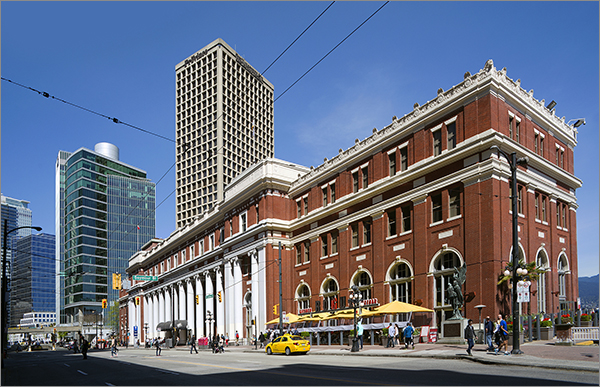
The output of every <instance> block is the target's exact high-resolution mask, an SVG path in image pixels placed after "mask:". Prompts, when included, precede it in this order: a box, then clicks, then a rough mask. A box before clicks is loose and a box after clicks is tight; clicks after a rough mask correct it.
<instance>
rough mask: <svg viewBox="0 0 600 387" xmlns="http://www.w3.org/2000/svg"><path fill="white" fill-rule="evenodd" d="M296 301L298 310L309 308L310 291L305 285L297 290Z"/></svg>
mask: <svg viewBox="0 0 600 387" xmlns="http://www.w3.org/2000/svg"><path fill="white" fill-rule="evenodd" d="M296 300H297V301H298V310H301V309H308V308H309V307H310V290H309V289H308V286H306V284H302V285H301V286H300V287H299V288H298V292H297V293H296Z"/></svg>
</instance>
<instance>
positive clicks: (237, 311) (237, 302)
mask: <svg viewBox="0 0 600 387" xmlns="http://www.w3.org/2000/svg"><path fill="white" fill-rule="evenodd" d="M243 289H244V286H243V283H242V267H241V261H240V260H239V259H238V258H236V259H235V260H234V261H233V295H234V297H233V301H234V307H233V310H234V316H235V320H234V322H235V326H234V329H233V333H234V334H235V331H238V332H239V334H240V338H241V337H244V334H245V333H244V332H245V329H244V293H243ZM253 318H254V316H252V317H250V319H253ZM247 323H250V321H247ZM234 339H235V337H234Z"/></svg>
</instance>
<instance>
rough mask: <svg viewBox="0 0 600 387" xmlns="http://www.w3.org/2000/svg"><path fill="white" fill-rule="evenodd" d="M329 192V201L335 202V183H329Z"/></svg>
mask: <svg viewBox="0 0 600 387" xmlns="http://www.w3.org/2000/svg"><path fill="white" fill-rule="evenodd" d="M329 193H330V195H331V203H335V183H331V184H329Z"/></svg>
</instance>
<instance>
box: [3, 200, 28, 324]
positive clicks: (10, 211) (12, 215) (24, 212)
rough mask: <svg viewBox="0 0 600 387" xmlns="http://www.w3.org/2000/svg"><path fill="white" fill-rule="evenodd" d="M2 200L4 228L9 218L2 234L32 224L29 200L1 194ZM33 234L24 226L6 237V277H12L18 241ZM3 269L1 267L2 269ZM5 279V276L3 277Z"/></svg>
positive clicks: (9, 294)
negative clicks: (5, 220)
mask: <svg viewBox="0 0 600 387" xmlns="http://www.w3.org/2000/svg"><path fill="white" fill-rule="evenodd" d="M0 196H1V200H2V219H3V221H2V222H0V223H2V226H1V227H2V228H4V219H7V220H8V224H7V227H8V228H7V230H2V236H4V233H5V232H6V231H10V230H14V229H15V228H18V227H26V226H31V210H30V209H29V207H28V206H29V202H28V201H27V200H20V199H13V198H9V197H7V196H4V195H1V194H0ZM28 235H31V228H28V227H26V228H22V229H20V230H17V231H15V232H11V233H10V234H8V235H7V239H6V245H7V246H6V277H7V279H8V280H9V281H10V279H11V268H12V262H13V257H14V256H15V254H14V250H16V248H17V241H18V240H19V239H21V238H23V237H26V236H28ZM0 248H2V249H3V248H4V238H0ZM0 271H1V269H0ZM0 275H1V274H0ZM2 280H4V278H3V279H2ZM6 303H7V305H10V303H11V293H10V292H8V293H7V295H6ZM7 318H8V320H7V321H11V310H10V307H9V308H8V317H7Z"/></svg>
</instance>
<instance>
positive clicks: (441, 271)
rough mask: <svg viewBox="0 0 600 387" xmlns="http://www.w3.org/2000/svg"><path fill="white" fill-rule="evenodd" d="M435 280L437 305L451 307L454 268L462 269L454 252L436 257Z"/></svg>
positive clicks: (447, 252)
mask: <svg viewBox="0 0 600 387" xmlns="http://www.w3.org/2000/svg"><path fill="white" fill-rule="evenodd" d="M433 266H434V270H435V271H434V273H433V274H434V278H435V305H436V306H449V305H450V303H449V302H448V295H447V293H448V289H449V288H450V287H451V286H452V279H453V275H454V268H459V267H460V259H459V257H458V255H456V253H455V252H453V251H446V252H443V253H441V254H440V255H438V256H437V257H436V260H435V262H434V264H433Z"/></svg>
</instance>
